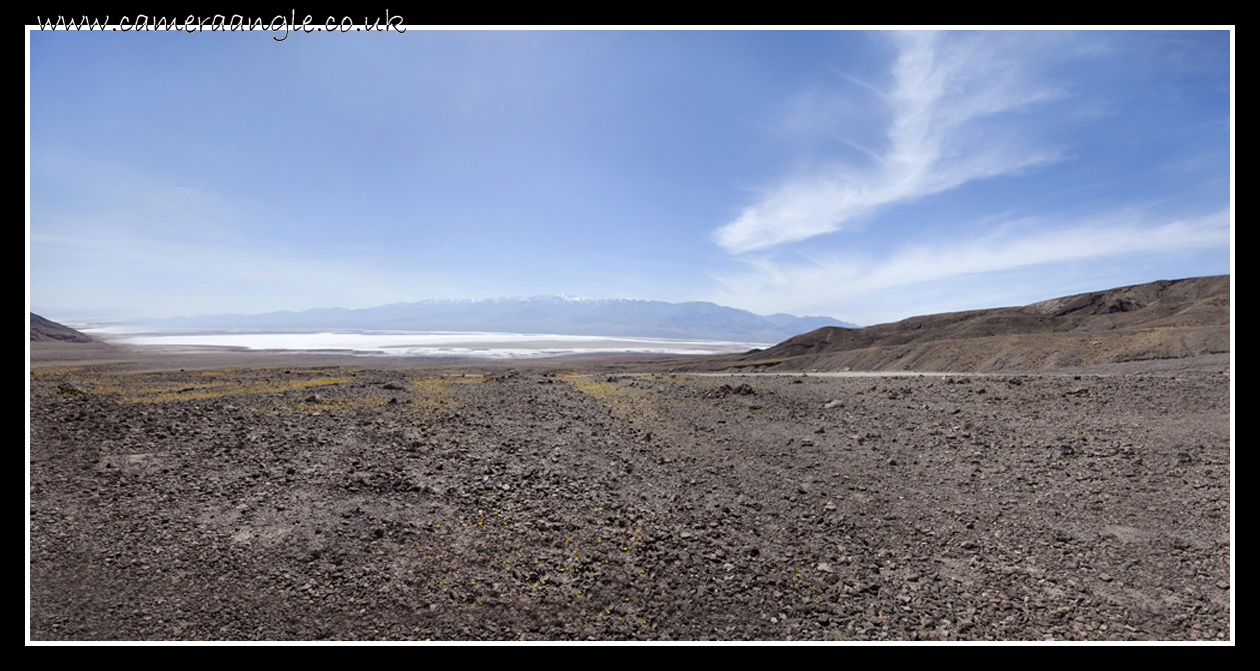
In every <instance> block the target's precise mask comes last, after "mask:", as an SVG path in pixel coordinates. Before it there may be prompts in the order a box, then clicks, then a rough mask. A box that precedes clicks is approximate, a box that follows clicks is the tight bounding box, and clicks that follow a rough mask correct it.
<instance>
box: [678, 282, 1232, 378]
mask: <svg viewBox="0 0 1260 671" xmlns="http://www.w3.org/2000/svg"><path fill="white" fill-rule="evenodd" d="M1229 301H1230V288H1229V276H1228V275H1217V276H1212V277H1194V278H1189V279H1182V280H1161V281H1158V282H1150V283H1148V284H1139V285H1134V286H1128V287H1120V288H1118V289H1110V290H1108V291H1098V292H1092V293H1085V294H1077V295H1075V296H1065V297H1063V298H1055V299H1051V300H1047V301H1042V302H1039V303H1033V304H1032V305H1025V306H1022V307H1007V308H994V309H987V310H971V311H967V312H950V313H943V314H935V315H926V316H920V317H911V318H909V319H905V320H902V321H899V322H895V323H891V324H878V325H875V326H868V327H866V328H860V329H847V328H837V327H826V328H821V329H818V330H816V331H811V332H809V333H806V334H803V335H799V336H796V337H794V338H791V339H789V340H786V341H784V342H782V343H780V344H778V345H775V346H774V347H771V348H768V349H765V350H753V351H751V352H748V353H745V354H739V355H728V356H723V357H713V358H710V359H708V360H707V362H706V363H705V364H700V366H703V367H705V368H709V369H723V368H734V369H739V370H756V371H761V370H780V371H806V370H819V371H840V370H853V371H877V370H878V371H923V372H930V371H942V372H943V371H948V372H992V371H999V370H1044V369H1058V368H1068V367H1079V366H1090V365H1099V364H1113V363H1124V362H1131V361H1146V360H1153V359H1180V358H1188V357H1198V356H1203V355H1209V354H1222V353H1228V352H1229V344H1230V342H1229Z"/></svg>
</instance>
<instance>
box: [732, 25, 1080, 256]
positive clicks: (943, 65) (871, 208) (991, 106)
mask: <svg viewBox="0 0 1260 671" xmlns="http://www.w3.org/2000/svg"><path fill="white" fill-rule="evenodd" d="M893 39H894V41H895V42H896V44H897V46H898V48H899V51H900V55H899V56H898V58H897V60H896V62H895V63H894V65H893V68H892V72H893V79H894V81H895V84H894V86H893V88H892V90H891V91H890V92H889V93H888V94H887V95H886V96H885V98H884V100H885V101H886V103H887V105H888V106H889V109H890V110H891V112H892V121H891V123H890V124H889V126H888V128H887V131H886V132H887V138H888V142H887V149H886V151H884V152H883V153H882V154H877V155H876V156H875V158H876V160H875V161H874V162H873V164H872V165H870V166H869V167H864V168H847V167H833V168H830V169H828V170H826V171H824V172H822V173H819V174H815V175H812V176H810V177H807V178H803V179H793V180H790V181H788V182H787V183H784V184H782V185H781V186H779V187H778V188H776V189H773V190H771V191H769V192H767V193H766V194H765V196H764V197H763V198H762V200H761V202H760V203H758V204H756V205H753V206H751V207H748V208H746V209H745V210H744V211H743V212H742V213H741V214H740V215H739V217H737V218H736V219H735V221H733V222H731V223H729V224H727V225H725V226H723V227H721V228H719V229H718V230H717V231H715V232H714V234H713V239H714V241H716V242H717V243H718V244H719V245H721V246H722V247H723V248H724V249H726V250H727V251H729V252H731V253H735V254H741V253H745V252H749V251H754V250H758V249H764V248H767V247H771V246H774V245H778V244H781V243H786V242H796V241H800V240H805V239H807V238H810V237H813V236H816V235H820V234H823V233H829V232H832V231H837V230H841V229H843V228H845V227H846V226H850V225H853V224H854V223H856V222H858V221H860V219H861V217H863V216H864V215H870V214H873V213H875V212H876V211H878V210H879V209H880V208H883V207H887V206H891V205H894V204H896V203H899V202H907V201H911V200H914V199H917V198H922V197H924V196H928V195H931V194H935V193H940V192H942V191H946V190H949V189H953V188H956V187H958V186H961V185H963V184H965V183H967V182H970V181H973V180H978V179H984V178H989V177H995V176H999V175H1006V174H1012V173H1015V172H1017V171H1019V170H1021V169H1024V168H1027V167H1029V166H1032V165H1036V164H1042V163H1046V162H1049V161H1052V160H1054V159H1055V154H1054V153H1053V152H1050V151H1044V150H1042V151H1035V150H1029V149H1024V148H1020V147H1019V144H1018V143H1017V142H1013V141H1011V140H1010V139H1009V138H1000V139H998V138H994V137H991V136H989V137H986V136H985V135H984V134H983V133H982V132H980V131H979V130H978V129H976V128H974V127H973V126H975V124H974V123H973V122H974V121H976V120H978V119H981V118H983V117H988V116H992V115H995V114H998V113H1001V112H1008V111H1012V110H1017V109H1020V108H1022V107H1025V106H1027V105H1028V104H1030V103H1032V102H1035V101H1039V100H1046V99H1050V98H1053V97H1056V96H1058V95H1059V92H1057V91H1054V90H1050V89H1047V88H1042V87H1037V86H1034V85H1032V84H1030V83H1029V82H1028V81H1027V79H1028V78H1027V77H1026V76H1024V74H1023V72H1022V68H1021V67H1020V65H1019V63H1018V62H1017V61H1016V60H1015V59H1013V58H1012V57H1010V56H1009V55H1008V53H1009V52H1012V51H1014V49H1013V48H1012V46H1013V45H1012V44H1011V42H1010V40H1011V39H1012V38H1011V37H1009V36H1006V35H1001V34H989V33H979V34H940V33H934V32H909V33H898V34H895V35H893Z"/></svg>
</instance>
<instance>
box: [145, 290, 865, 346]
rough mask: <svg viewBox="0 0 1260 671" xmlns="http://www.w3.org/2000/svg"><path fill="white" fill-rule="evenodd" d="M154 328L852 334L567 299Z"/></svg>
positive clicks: (430, 304) (751, 337) (734, 337)
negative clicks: (828, 332) (830, 332)
mask: <svg viewBox="0 0 1260 671" xmlns="http://www.w3.org/2000/svg"><path fill="white" fill-rule="evenodd" d="M133 323H134V324H137V325H141V326H146V327H150V328H161V329H188V330H243V329H247V330H256V331H309V330H322V329H353V330H371V331H470V332H496V333H538V334H562V335H588V336H627V337H645V338H669V339H681V340H721V341H731V342H749V343H776V342H780V341H782V340H784V339H787V338H790V337H792V336H795V335H797V334H800V333H805V332H807V331H813V330H815V329H818V328H821V327H824V326H841V327H854V328H856V325H855V324H850V323H847V322H843V321H840V320H838V319H833V318H831V317H796V316H793V315H789V314H782V313H780V314H773V315H764V316H763V315H756V314H753V313H751V312H748V311H747V310H739V309H736V308H731V307H725V306H722V305H717V304H715V303H707V302H698V301H696V302H687V303H667V302H664V301H644V300H630V299H590V298H573V297H568V296H536V297H533V298H498V299H485V300H427V301H420V302H415V303H395V304H391V305H382V306H378V307H372V308H361V309H349V308H315V309H311V310H305V311H301V312H294V311H281V312H268V313H263V314H252V315H246V314H218V315H200V316H192V317H171V318H167V319H141V320H135V321H134V322H133Z"/></svg>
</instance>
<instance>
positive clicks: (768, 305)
mask: <svg viewBox="0 0 1260 671" xmlns="http://www.w3.org/2000/svg"><path fill="white" fill-rule="evenodd" d="M1229 244H1230V242H1229V214H1228V212H1227V211H1223V212H1218V213H1214V214H1211V215H1208V216H1204V217H1200V218H1197V219H1177V220H1172V221H1164V222H1157V223H1152V222H1150V221H1149V220H1147V219H1146V218H1145V217H1144V215H1142V214H1141V213H1135V212H1122V213H1117V214H1113V215H1110V216H1108V217H1103V218H1096V219H1092V220H1090V221H1088V222H1075V223H1071V224H1069V225H1066V226H1063V225H1057V226H1055V225H1052V224H1051V223H1050V222H1046V221H1039V220H1031V219H1025V220H1020V221H1016V222H1010V223H1008V224H1006V225H1004V226H1001V227H998V228H997V229H995V230H994V232H992V233H990V234H989V235H986V236H984V237H979V238H975V239H972V240H969V241H966V242H959V243H942V244H934V245H929V244H919V245H908V246H905V247H903V248H901V249H900V250H898V251H897V252H895V253H893V254H891V255H889V256H888V257H886V258H882V259H870V258H856V257H852V256H849V257H845V256H823V255H809V254H801V257H802V258H803V261H800V262H797V263H791V264H788V263H783V262H780V261H776V260H774V259H771V258H769V257H768V256H756V255H753V256H749V257H746V258H744V259H741V260H742V261H743V262H744V263H746V264H747V265H748V266H749V270H748V271H746V272H743V273H735V274H728V275H719V274H712V276H713V277H714V279H717V280H718V281H719V282H721V283H722V285H723V286H724V287H725V292H724V295H723V296H722V297H721V298H720V299H717V300H718V301H719V302H722V301H726V302H728V303H729V304H733V305H737V306H739V307H742V308H745V309H749V310H752V311H754V312H763V313H764V312H779V311H789V312H791V311H794V310H796V311H800V310H801V309H802V308H806V307H812V308H813V311H818V310H821V309H830V310H831V311H832V312H833V313H834V314H833V315H832V316H835V317H838V318H840V319H846V320H851V321H857V322H859V323H875V322H876V321H882V320H885V318H891V315H890V313H887V312H880V310H881V309H883V310H886V309H887V306H889V305H896V306H897V308H896V309H898V310H901V311H902V312H901V313H898V314H897V315H896V316H895V318H897V319H901V318H904V317H908V316H911V314H918V313H924V312H938V311H948V310H954V309H969V308H980V307H991V306H990V305H988V304H985V303H983V302H981V303H977V301H981V300H983V299H981V298H979V297H977V296H974V295H968V294H967V293H966V291H964V290H963V289H962V287H964V286H968V287H969V286H972V284H973V281H974V280H976V278H981V281H982V282H986V281H987V283H988V284H990V285H992V284H993V283H994V282H993V280H992V277H993V276H998V275H1002V276H1004V277H1007V278H1009V277H1012V276H1013V275H1012V273H1014V274H1015V275H1019V274H1020V273H1022V272H1023V271H1029V276H1028V278H1027V280H1026V284H1027V285H1029V286H1034V285H1035V286H1040V287H1043V289H1042V290H1043V291H1044V290H1049V291H1054V289H1053V288H1052V286H1051V282H1052V279H1051V278H1052V277H1053V275H1052V274H1048V273H1044V272H1042V271H1043V270H1044V269H1045V268H1046V267H1047V266H1048V265H1050V264H1064V263H1075V262H1097V261H1100V260H1106V259H1115V260H1116V263H1117V264H1118V263H1119V262H1120V261H1121V260H1122V259H1125V258H1129V257H1133V256H1137V255H1143V254H1153V255H1165V256H1168V255H1175V254H1180V253H1187V252H1191V253H1192V252H1197V251H1202V250H1211V249H1213V248H1219V249H1222V250H1225V249H1228V248H1229ZM986 276H989V279H988V280H984V278H985V277H986ZM1000 289H1001V287H995V288H994V290H992V291H991V292H990V293H991V295H995V296H996V295H1000V294H1001V291H1000ZM922 293H926V294H931V295H933V296H938V297H941V300H945V301H947V302H949V303H950V304H949V305H946V304H943V303H942V304H938V305H936V306H935V307H933V306H931V305H926V304H919V305H917V306H915V307H907V306H908V305H910V304H911V303H912V301H911V300H910V298H908V297H913V296H916V295H918V294H922ZM1046 297H1049V296H1046ZM894 298H895V300H894ZM958 303H961V305H958ZM859 305H860V306H861V307H857V306H859ZM824 306H825V307H824ZM872 306H882V308H876V307H872ZM907 309H910V310H914V312H912V313H908V314H907V313H904V311H905V310H907ZM855 310H861V311H865V312H863V313H861V314H859V313H856V312H854V311H855Z"/></svg>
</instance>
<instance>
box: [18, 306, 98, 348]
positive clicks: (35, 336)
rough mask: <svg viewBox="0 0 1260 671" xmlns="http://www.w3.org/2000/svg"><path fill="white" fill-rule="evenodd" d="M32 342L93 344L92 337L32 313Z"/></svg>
mask: <svg viewBox="0 0 1260 671" xmlns="http://www.w3.org/2000/svg"><path fill="white" fill-rule="evenodd" d="M30 315H31V342H93V340H92V336H90V335H87V334H85V333H80V332H78V331H76V330H74V329H72V328H70V327H68V326H62V325H61V324H58V323H57V322H55V321H51V320H48V319H44V318H43V317H41V316H39V315H37V314H35V313H34V312H32V313H30Z"/></svg>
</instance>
